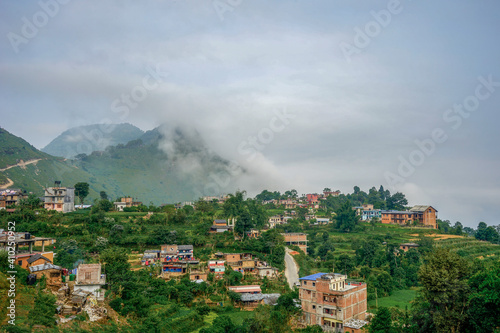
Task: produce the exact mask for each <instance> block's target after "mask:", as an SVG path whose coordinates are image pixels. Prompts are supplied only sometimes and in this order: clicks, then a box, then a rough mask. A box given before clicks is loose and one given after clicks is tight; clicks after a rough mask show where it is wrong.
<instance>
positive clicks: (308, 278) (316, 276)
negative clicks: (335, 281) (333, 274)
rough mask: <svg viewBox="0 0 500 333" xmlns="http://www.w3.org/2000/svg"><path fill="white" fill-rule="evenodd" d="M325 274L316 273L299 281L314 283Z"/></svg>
mask: <svg viewBox="0 0 500 333" xmlns="http://www.w3.org/2000/svg"><path fill="white" fill-rule="evenodd" d="M325 274H327V273H316V274H313V275H308V276H304V277H301V278H300V279H299V280H307V281H316V279H318V278H320V277H322V276H323V275H325Z"/></svg>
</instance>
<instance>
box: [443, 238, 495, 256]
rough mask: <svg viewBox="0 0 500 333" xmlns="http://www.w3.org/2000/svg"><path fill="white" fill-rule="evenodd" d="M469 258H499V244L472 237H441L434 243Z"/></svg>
mask: <svg viewBox="0 0 500 333" xmlns="http://www.w3.org/2000/svg"><path fill="white" fill-rule="evenodd" d="M435 245H436V247H444V248H447V249H450V250H451V251H453V252H456V253H457V254H459V255H460V256H462V257H467V258H470V259H475V258H477V259H484V260H500V245H498V244H491V243H489V242H484V241H480V240H477V239H474V238H454V239H443V240H440V241H437V242H436V243H435Z"/></svg>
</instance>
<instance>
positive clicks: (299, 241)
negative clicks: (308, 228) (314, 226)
mask: <svg viewBox="0 0 500 333" xmlns="http://www.w3.org/2000/svg"><path fill="white" fill-rule="evenodd" d="M282 235H283V237H284V238H285V243H286V245H296V246H298V247H299V249H301V250H302V251H303V252H304V253H305V254H307V235H306V234H304V233H295V232H294V233H282Z"/></svg>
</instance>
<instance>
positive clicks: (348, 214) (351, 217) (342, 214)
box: [336, 201, 359, 232]
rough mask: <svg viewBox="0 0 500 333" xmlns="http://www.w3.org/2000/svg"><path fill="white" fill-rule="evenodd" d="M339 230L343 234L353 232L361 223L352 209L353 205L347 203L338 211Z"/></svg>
mask: <svg viewBox="0 0 500 333" xmlns="http://www.w3.org/2000/svg"><path fill="white" fill-rule="evenodd" d="M336 220H337V228H338V229H340V230H341V231H343V232H351V231H353V229H354V227H356V225H357V224H358V223H359V216H357V215H356V211H354V210H353V209H352V207H351V203H350V202H349V201H346V202H345V203H344V204H343V205H342V207H341V208H340V210H339V211H337V216H336Z"/></svg>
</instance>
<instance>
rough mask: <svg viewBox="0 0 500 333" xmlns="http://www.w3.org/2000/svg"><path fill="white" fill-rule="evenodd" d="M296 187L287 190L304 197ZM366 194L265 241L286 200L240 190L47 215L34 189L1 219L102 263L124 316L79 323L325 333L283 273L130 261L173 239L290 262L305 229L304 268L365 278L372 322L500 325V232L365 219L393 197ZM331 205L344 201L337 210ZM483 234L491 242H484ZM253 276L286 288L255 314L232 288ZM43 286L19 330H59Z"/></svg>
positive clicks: (395, 328)
mask: <svg viewBox="0 0 500 333" xmlns="http://www.w3.org/2000/svg"><path fill="white" fill-rule="evenodd" d="M98 190H99V191H97V192H98V193H99V192H101V191H103V190H101V189H98ZM287 192H289V193H287V194H286V195H285V197H289V196H290V195H291V196H293V195H294V193H293V192H292V191H287ZM363 193H364V192H363V191H361V190H356V189H355V193H353V194H347V195H345V196H344V197H342V196H338V197H335V198H334V197H331V196H330V197H328V198H327V200H324V203H322V205H321V207H320V208H319V210H318V211H317V212H316V215H317V216H329V217H330V218H331V220H332V221H333V223H331V224H329V225H313V224H311V223H310V221H307V220H306V216H307V215H308V214H309V213H310V212H309V211H308V209H305V211H304V210H302V211H301V210H299V209H297V213H298V214H297V216H295V217H294V218H293V219H292V220H291V221H290V223H289V224H287V225H284V226H279V227H278V228H276V229H273V230H269V231H265V232H262V233H261V236H260V237H259V238H249V237H247V232H248V231H249V230H250V229H251V228H255V229H262V228H263V226H264V225H265V223H266V221H267V219H268V217H269V216H271V215H274V214H277V213H279V212H283V211H284V207H283V206H282V205H279V204H274V205H273V206H270V205H269V204H262V203H261V202H260V200H257V199H252V198H245V193H244V192H236V193H235V194H233V195H230V196H229V199H228V200H226V202H225V203H224V204H219V203H217V202H205V201H201V200H199V201H197V202H196V203H194V205H193V206H185V207H183V208H180V209H175V208H174V207H173V206H172V205H166V206H161V207H158V206H155V205H154V204H152V203H150V204H149V205H147V206H146V205H142V206H140V207H135V208H134V211H131V212H114V211H112V207H111V206H110V204H111V202H110V201H109V200H108V198H107V195H102V196H100V199H99V200H96V201H95V202H94V205H93V207H92V208H91V209H87V210H79V211H76V212H73V213H69V214H61V213H56V212H47V211H45V210H44V209H41V208H40V206H39V205H40V203H39V201H38V200H37V198H36V196H30V197H28V199H26V200H23V201H22V202H21V204H20V205H19V206H16V208H17V209H16V211H15V212H14V213H11V214H7V213H6V212H5V211H0V228H6V226H7V222H8V221H11V220H14V221H16V229H17V230H22V231H26V232H31V233H33V234H35V235H37V236H44V237H54V238H56V239H57V242H56V244H55V247H56V248H55V249H54V251H55V252H57V256H56V257H55V264H58V265H61V266H63V267H66V268H70V269H71V268H73V267H75V265H76V264H78V263H80V262H101V263H103V265H104V266H103V267H104V269H105V273H106V274H107V282H108V285H107V287H106V289H107V290H106V299H107V301H106V302H107V304H108V306H109V308H110V311H114V312H113V313H115V312H116V315H117V316H118V318H120V320H115V319H113V320H108V322H107V324H106V325H91V326H89V327H85V328H77V327H76V328H75V327H74V326H71V331H76V332H86V331H93V332H114V331H126V332H150V331H158V332H165V331H173V328H175V330H174V331H176V332H205V333H206V332H208V333H210V332H292V331H294V330H295V331H297V332H319V331H318V329H320V328H319V327H314V326H311V327H308V328H307V329H302V330H299V329H296V327H295V326H294V320H295V319H296V318H297V316H299V315H300V309H299V308H297V307H296V306H295V303H294V301H293V299H296V298H297V297H298V295H297V292H296V290H290V289H289V287H288V285H287V284H286V281H285V280H284V279H283V278H280V279H278V280H274V281H273V280H268V279H262V280H259V279H257V278H256V277H253V276H248V275H247V276H243V275H242V274H241V273H240V272H236V271H233V270H232V269H230V268H229V267H228V268H227V270H226V272H225V274H224V275H223V276H222V278H220V279H216V278H214V276H213V275H211V276H209V278H208V281H205V282H203V283H192V282H191V281H190V280H189V277H188V276H183V277H181V278H180V279H178V280H170V281H164V280H162V279H158V278H157V275H158V267H155V266H153V267H148V268H142V267H141V266H140V264H139V265H137V264H136V263H133V262H131V261H132V259H131V258H133V256H132V252H135V251H138V252H142V251H144V250H146V249H151V248H158V246H159V245H161V244H165V243H172V244H193V245H194V251H195V257H196V258H199V259H201V260H202V261H206V260H208V259H209V258H210V257H211V256H212V255H214V254H215V253H216V252H248V253H252V254H253V255H255V256H256V257H258V258H259V259H260V260H264V261H266V262H268V263H269V264H270V265H272V266H274V267H278V268H279V269H280V270H282V269H283V268H284V252H285V246H284V242H283V236H282V235H281V232H290V231H297V232H304V233H306V234H307V235H308V240H309V249H308V254H305V253H303V252H302V251H301V250H300V249H299V248H298V247H293V246H292V248H293V249H294V250H296V251H297V252H298V253H299V254H298V255H296V256H295V259H296V261H297V262H298V264H299V267H300V271H299V274H300V276H305V275H309V274H313V273H316V272H328V271H331V270H332V269H334V271H335V272H340V273H345V274H347V275H348V277H349V278H350V279H354V280H356V281H365V282H367V284H368V299H369V306H370V311H373V312H374V313H376V314H377V316H376V317H375V318H374V321H373V322H372V324H371V326H370V328H369V330H370V331H372V332H382V331H383V332H387V331H388V332H427V331H429V332H433V331H446V329H448V331H450V330H454V331H455V332H493V331H494V329H495V328H496V327H498V326H499V325H500V323H499V322H498V319H497V318H496V314H498V313H499V311H500V301H499V300H500V294H499V290H500V287H499V284H500V281H499V280H498V276H500V266H499V263H498V258H499V257H498V256H499V255H500V246H499V245H497V244H494V243H495V241H496V240H497V238H496V237H495V235H497V234H495V232H497V229H496V228H494V227H491V228H490V227H488V226H486V227H485V226H484V225H483V224H481V223H480V225H479V226H478V229H477V230H472V232H471V233H467V232H466V231H465V228H463V227H460V225H458V224H456V225H455V226H454V227H451V226H450V225H449V223H447V222H445V221H439V222H440V226H443V227H444V226H446V225H448V229H447V235H449V236H450V238H449V239H444V240H435V238H436V237H434V236H437V234H438V233H441V234H442V233H444V232H445V231H444V229H441V230H431V229H420V228H417V227H414V226H412V227H405V228H402V227H400V226H395V225H384V224H381V223H378V222H377V221H375V222H373V221H372V222H371V223H366V222H361V221H359V220H358V219H357V217H356V216H355V215H353V212H354V210H353V209H352V206H354V205H357V204H358V202H359V201H356V200H361V199H362V200H372V201H373V202H376V203H378V205H382V206H387V204H388V203H387V198H392V196H391V195H390V193H388V191H385V190H383V189H382V191H380V190H378V191H370V193H371V196H370V193H369V194H366V198H365V194H363ZM104 194H106V193H104ZM273 195H274V194H273ZM395 195H396V194H395ZM398 197H399V199H401V200H394V201H393V202H400V203H401V202H403V200H402V198H403V197H404V196H399V195H398V196H396V198H395V199H398ZM280 198H281V194H280ZM370 198H372V199H370ZM362 203H366V201H363V202H362ZM331 207H338V208H337V210H336V211H333V210H332V208H331ZM148 212H152V213H153V214H152V215H151V214H148ZM218 218H222V219H231V220H232V219H233V218H234V219H235V221H236V228H235V229H236V230H235V233H228V232H226V233H222V234H209V232H208V231H209V228H210V226H211V224H212V221H213V220H214V219H218ZM488 228H490V229H488ZM457 230H459V231H461V234H460V235H458V234H457V233H458V231H457ZM486 230H492V231H487V232H486ZM469 234H470V236H469ZM485 235H486V236H485ZM488 235H489V236H488ZM485 237H489V238H487V239H490V241H486V240H484V239H482V238H485ZM410 241H411V242H416V243H418V244H419V245H420V246H419V247H418V248H416V249H410V250H409V251H407V252H404V251H402V250H400V249H399V244H401V243H403V242H410ZM135 256H136V255H135V254H134V257H135ZM2 258H5V256H3V257H2V256H0V268H1V269H2V271H5V270H6V267H7V266H6V263H5V262H4V261H5V260H4V259H2ZM2 262H3V264H2ZM19 271H20V272H22V271H23V270H21V269H19ZM22 274H24V273H22ZM26 274H27V272H26ZM18 282H19V283H22V279H18ZM254 283H259V284H261V288H262V290H263V291H264V292H267V293H273V292H278V293H280V294H281V295H282V296H281V297H280V298H279V299H278V304H277V305H276V306H269V305H261V306H260V307H258V308H257V309H256V310H255V311H253V312H245V311H241V310H239V309H237V308H235V306H237V305H238V304H239V295H238V294H235V293H232V292H229V291H228V290H227V286H229V285H238V284H254ZM2 288H4V289H5V286H3V285H1V284H0V292H2ZM38 288H41V289H42V290H37V289H36V288H33V287H31V286H23V287H22V288H21V287H20V289H19V290H20V293H21V297H23V296H24V295H30V299H31V300H32V301H31V302H30V303H26V309H25V312H23V315H22V316H21V317H22V318H24V319H20V325H19V327H20V328H19V329H21V330H22V329H29V328H30V327H31V326H32V325H34V324H42V325H44V327H46V328H47V329H49V330H53V331H54V332H55V331H58V330H59V331H61V327H60V326H59V325H58V326H55V323H54V316H53V313H54V311H53V307H54V300H53V298H51V297H50V295H49V294H48V293H47V292H46V291H44V290H43V288H42V287H38ZM377 307H378V308H377ZM111 309H112V310H111ZM443 309H445V310H443ZM377 317H378V319H377ZM387 318H390V320H388V319H387ZM477 318H481V320H478V319H477ZM122 319H123V320H122ZM9 329H10V328H9Z"/></svg>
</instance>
